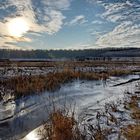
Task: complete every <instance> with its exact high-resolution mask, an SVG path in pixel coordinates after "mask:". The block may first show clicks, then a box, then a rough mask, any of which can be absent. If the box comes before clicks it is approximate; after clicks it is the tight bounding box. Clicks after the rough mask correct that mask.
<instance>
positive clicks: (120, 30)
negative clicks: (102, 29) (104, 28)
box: [90, 0, 140, 47]
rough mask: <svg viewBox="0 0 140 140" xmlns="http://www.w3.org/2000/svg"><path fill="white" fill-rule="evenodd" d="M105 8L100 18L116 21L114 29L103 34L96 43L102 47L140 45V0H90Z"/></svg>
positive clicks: (110, 21) (111, 21)
mask: <svg viewBox="0 0 140 140" xmlns="http://www.w3.org/2000/svg"><path fill="white" fill-rule="evenodd" d="M90 2H91V3H93V4H98V5H100V6H102V7H103V8H104V12H103V13H102V14H100V15H99V16H100V18H103V19H105V20H107V21H108V22H109V23H114V24H115V25H116V26H115V27H114V29H113V30H112V31H110V32H108V33H106V34H104V35H101V36H100V37H99V38H98V39H97V41H96V43H95V44H96V45H97V46H100V47H139V46H140V40H139V37H140V2H139V0H124V1H121V0H118V1H115V0H107V1H104V0H90Z"/></svg>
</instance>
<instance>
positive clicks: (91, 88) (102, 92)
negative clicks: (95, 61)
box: [0, 75, 139, 140]
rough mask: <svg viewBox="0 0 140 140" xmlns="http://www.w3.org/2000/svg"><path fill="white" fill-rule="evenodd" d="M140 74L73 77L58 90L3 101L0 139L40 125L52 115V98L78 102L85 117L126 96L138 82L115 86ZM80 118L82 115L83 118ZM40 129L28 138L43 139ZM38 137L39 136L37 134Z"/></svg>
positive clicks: (20, 135)
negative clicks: (102, 78) (94, 78)
mask: <svg viewBox="0 0 140 140" xmlns="http://www.w3.org/2000/svg"><path fill="white" fill-rule="evenodd" d="M138 77H139V76H138V75H130V76H126V77H111V78H110V79H108V80H107V81H106V82H103V81H79V80H76V81H73V82H72V83H69V84H66V85H64V86H63V87H61V89H60V90H59V91H57V92H55V93H49V92H45V93H43V94H40V95H33V96H28V97H25V98H22V99H20V100H17V101H11V102H8V103H7V104H4V105H3V104H2V102H1V103H0V138H1V139H0V140H5V139H6V140H8V139H10V140H11V139H13V140H16V139H17V140H19V139H21V138H23V137H25V136H26V135H27V134H28V133H29V132H31V131H32V130H34V129H36V128H37V127H39V126H40V125H41V124H42V123H43V122H45V121H46V120H47V118H48V114H49V113H50V111H51V109H52V101H53V103H55V104H57V107H61V106H64V105H65V104H66V105H67V106H68V107H69V106H71V105H72V106H73V105H75V110H76V115H77V117H79V116H80V117H82V115H84V114H85V113H87V112H90V111H91V110H92V111H94V110H98V109H100V108H102V107H103V105H104V104H105V103H106V102H109V101H116V100H117V99H119V98H122V97H123V93H124V92H125V91H126V90H129V91H133V90H134V86H135V82H132V83H128V84H124V85H120V86H115V87H113V85H115V84H119V83H121V82H125V81H128V80H130V79H132V78H138ZM79 119H80V118H79ZM36 135H37V133H36V130H34V131H32V132H31V133H29V134H28V135H27V136H26V137H25V138H24V140H32V139H33V140H39V139H40V138H37V136H36ZM35 137H36V138H35Z"/></svg>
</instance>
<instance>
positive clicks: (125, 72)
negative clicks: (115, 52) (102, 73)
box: [108, 69, 132, 76]
mask: <svg viewBox="0 0 140 140" xmlns="http://www.w3.org/2000/svg"><path fill="white" fill-rule="evenodd" d="M108 73H109V75H110V76H123V75H128V74H131V73H132V72H131V71H130V70H119V69H117V70H112V71H109V72H108Z"/></svg>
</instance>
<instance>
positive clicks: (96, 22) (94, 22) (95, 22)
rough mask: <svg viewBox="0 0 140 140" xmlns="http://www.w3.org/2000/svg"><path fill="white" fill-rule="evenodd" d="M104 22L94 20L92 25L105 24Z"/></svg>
mask: <svg viewBox="0 0 140 140" xmlns="http://www.w3.org/2000/svg"><path fill="white" fill-rule="evenodd" d="M103 23H104V22H103V21H100V20H94V21H92V24H103Z"/></svg>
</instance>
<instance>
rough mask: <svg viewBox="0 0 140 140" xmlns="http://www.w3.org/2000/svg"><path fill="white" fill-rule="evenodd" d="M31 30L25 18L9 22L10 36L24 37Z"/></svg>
mask: <svg viewBox="0 0 140 140" xmlns="http://www.w3.org/2000/svg"><path fill="white" fill-rule="evenodd" d="M28 30H29V25H28V23H27V21H26V20H25V19H24V18H14V19H12V20H11V21H9V22H8V31H9V35H10V36H13V37H22V36H23V34H25V33H26V32H27V31H28Z"/></svg>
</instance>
